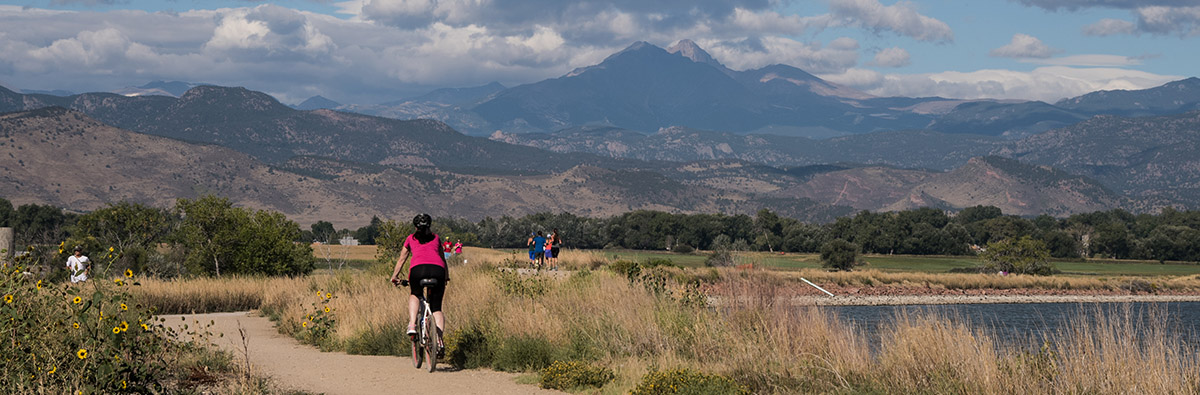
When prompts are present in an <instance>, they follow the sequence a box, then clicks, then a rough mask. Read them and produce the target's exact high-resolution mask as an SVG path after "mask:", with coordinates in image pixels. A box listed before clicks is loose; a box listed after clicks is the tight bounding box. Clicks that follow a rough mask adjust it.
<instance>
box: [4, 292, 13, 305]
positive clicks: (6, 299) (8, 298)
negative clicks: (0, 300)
mask: <svg viewBox="0 0 1200 395" xmlns="http://www.w3.org/2000/svg"><path fill="white" fill-rule="evenodd" d="M12 300H13V296H12V294H7V295H4V303H5V304H8V303H12Z"/></svg>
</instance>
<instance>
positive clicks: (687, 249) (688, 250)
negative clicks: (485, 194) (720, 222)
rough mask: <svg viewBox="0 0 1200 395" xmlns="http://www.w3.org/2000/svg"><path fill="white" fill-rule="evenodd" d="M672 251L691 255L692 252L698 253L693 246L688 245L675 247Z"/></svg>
mask: <svg viewBox="0 0 1200 395" xmlns="http://www.w3.org/2000/svg"><path fill="white" fill-rule="evenodd" d="M671 251H674V252H677V253H680V254H691V253H692V251H696V249H695V248H692V246H690V245H687V244H680V245H677V246H675V248H674V249H672V250H671Z"/></svg>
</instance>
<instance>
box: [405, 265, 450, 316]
mask: <svg viewBox="0 0 1200 395" xmlns="http://www.w3.org/2000/svg"><path fill="white" fill-rule="evenodd" d="M423 278H436V279H438V280H441V282H440V283H438V286H436V287H430V288H429V310H431V311H430V312H439V311H442V296H444V295H445V294H446V268H444V267H441V266H439V265H429V264H425V265H416V266H413V267H412V269H410V270H409V272H408V288H409V292H410V293H411V294H412V295H413V296H418V297H419V296H421V279H423Z"/></svg>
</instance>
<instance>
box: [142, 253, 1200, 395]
mask: <svg viewBox="0 0 1200 395" xmlns="http://www.w3.org/2000/svg"><path fill="white" fill-rule="evenodd" d="M367 248H368V247H357V248H356V249H358V250H362V251H360V252H364V251H367ZM523 252H524V251H516V252H515V253H514V252H513V251H511V250H504V251H498V250H490V249H474V248H473V249H468V250H466V252H465V254H464V257H465V258H467V259H468V260H469V262H470V263H469V264H468V263H466V262H462V263H460V264H455V265H453V266H452V268H451V273H452V278H453V279H454V281H453V282H452V283H450V286H449V287H448V288H447V293H446V303H447V306H449V308H448V310H447V311H448V312H447V322H448V328H447V329H448V331H447V344H448V354H447V362H448V363H449V364H452V365H454V366H459V367H463V368H474V367H491V368H494V369H499V370H509V371H518V372H537V371H539V370H540V369H542V368H544V367H546V366H550V365H551V363H553V362H554V361H583V362H586V363H588V364H593V365H595V366H600V367H603V368H605V369H610V370H611V372H612V373H614V377H613V378H612V379H611V380H612V381H610V382H608V383H607V384H602V386H601V387H600V388H593V389H591V390H585V392H586V391H591V392H590V393H596V394H626V393H630V391H631V390H633V389H634V388H635V386H639V385H642V384H644V383H645V381H644V380H645V379H644V378H645V377H651V376H652V373H653V371H655V370H669V369H674V368H688V369H692V370H695V371H701V372H706V373H713V374H719V375H721V376H723V377H727V378H729V379H732V380H733V381H734V382H736V383H737V384H739V385H742V386H745V388H747V389H749V390H750V391H751V392H752V393H762V394H789V393H972V394H974V393H980V394H1008V393H1096V394H1109V393H1112V394H1118V393H1180V394H1183V393H1198V392H1197V391H1200V379H1198V378H1200V354H1197V353H1196V351H1195V349H1194V347H1192V346H1189V345H1187V344H1184V343H1182V342H1181V340H1180V339H1179V338H1178V337H1175V336H1173V335H1172V334H1171V333H1169V332H1165V331H1163V330H1161V329H1162V328H1165V327H1166V321H1162V320H1160V321H1155V322H1152V323H1149V324H1147V326H1145V327H1143V326H1140V325H1141V324H1138V322H1140V321H1139V319H1138V318H1137V317H1130V316H1129V314H1131V313H1129V312H1128V311H1126V313H1124V314H1125V315H1121V314H1120V313H1114V314H1106V315H1097V316H1096V317H1094V318H1089V319H1080V320H1077V322H1076V324H1075V325H1074V326H1073V327H1071V328H1069V329H1066V330H1063V331H1061V332H1059V333H1055V334H1052V335H1048V337H1047V338H1045V339H1044V341H1045V343H1044V346H1041V348H1040V350H1039V349H1038V347H1037V346H1038V345H1037V344H1033V345H1032V346H1033V348H1032V349H1031V348H1026V347H1024V346H1023V345H1016V344H1000V343H997V342H996V340H995V339H994V338H993V337H991V335H990V334H989V333H988V332H987V331H986V330H984V329H980V328H973V327H970V326H968V325H967V324H965V323H964V322H962V321H958V320H955V319H953V318H952V317H943V316H937V315H935V314H931V315H922V314H915V315H901V316H897V319H896V320H894V322H892V323H891V324H890V325H889V326H887V327H885V328H882V330H881V331H879V332H878V333H876V334H869V333H866V332H862V331H860V330H858V329H856V328H855V327H853V326H849V325H847V324H845V323H844V322H843V321H841V320H840V319H839V318H838V317H836V316H835V315H834V314H832V313H831V312H829V311H826V310H822V309H820V308H817V307H797V306H794V305H791V304H787V303H777V301H778V300H779V298H780V297H782V296H785V295H787V293H786V292H784V291H786V288H787V287H788V284H790V283H789V282H790V281H791V278H793V277H796V276H798V275H804V276H806V277H807V278H810V279H812V280H813V281H816V282H818V283H831V284H849V285H855V284H865V285H879V284H883V285H886V286H890V285H899V286H904V285H905V284H922V283H928V282H934V281H940V282H942V283H943V284H945V286H946V287H954V288H988V287H991V288H1033V287H1043V288H1047V287H1048V288H1054V289H1060V288H1062V287H1063V286H1065V285H1066V283H1067V282H1070V287H1073V288H1091V289H1096V288H1106V287H1110V286H1111V284H1108V283H1107V282H1105V281H1104V280H1102V278H1101V277H1100V276H1092V277H1091V278H1086V279H1077V278H1075V277H1071V276H1074V275H1070V276H1048V277H1044V276H1020V275H1015V276H996V275H991V274H978V273H975V274H971V273H929V272H922V270H929V271H938V270H942V269H944V268H947V267H955V265H971V264H973V262H972V260H971V259H966V258H937V257H933V258H925V257H870V256H869V257H867V260H868V261H871V262H872V268H869V269H867V270H859V271H855V272H850V273H847V272H829V271H825V270H820V269H814V268H811V267H810V266H809V265H812V266H815V265H816V260H815V257H814V256H812V255H783V256H778V255H774V256H772V255H769V254H749V256H748V257H746V259H748V260H754V259H757V260H758V261H757V264H758V265H760V266H770V265H774V266H772V267H777V268H782V269H792V270H753V271H746V270H738V269H735V268H714V269H709V268H701V269H690V268H683V269H681V268H674V267H662V266H657V267H650V266H645V267H641V268H640V269H639V270H637V271H632V270H630V269H631V268H633V267H637V266H639V265H630V264H627V263H618V260H633V261H639V260H645V259H648V258H666V257H670V258H672V260H673V261H674V262H676V263H679V264H682V265H687V266H700V265H703V259H704V256H703V255H691V256H684V258H686V259H674V258H675V257H677V256H676V255H669V254H657V253H647V252H640V251H639V252H634V251H566V253H565V254H563V255H564V257H563V261H564V264H563V267H564V269H570V270H572V271H573V272H572V273H570V274H566V273H561V274H562V275H530V276H522V275H518V274H516V273H515V272H513V271H510V270H498V269H501V268H505V267H512V266H521V265H524V259H525V255H523ZM785 265H792V266H791V267H785ZM887 265H893V266H892V267H894V268H895V269H891V270H894V271H891V272H883V271H881V270H883V269H881V267H884V266H887ZM1119 265H1122V264H1105V265H1104V266H1102V268H1108V267H1110V266H1119ZM1133 265H1134V266H1135V267H1140V269H1137V270H1140V271H1143V272H1147V271H1148V270H1150V269H1147V268H1146V266H1151V265H1146V264H1144V263H1143V264H1133ZM588 267H592V268H594V270H584V269H586V268H588ZM914 268H915V269H914ZM1089 270H1090V269H1089ZM388 272H390V265H386V264H375V265H372V266H369V267H367V268H365V269H361V270H360V269H357V268H356V269H353V270H334V271H328V272H327V271H319V272H318V273H315V274H313V275H311V276H305V277H289V278H285V277H275V278H263V277H249V278H239V277H227V278H221V279H217V278H196V279H176V280H154V279H146V280H144V281H142V285H141V286H140V287H137V288H135V291H136V292H137V293H138V294H139V296H140V300H141V301H142V302H143V303H146V304H148V305H150V306H155V307H156V308H158V309H159V311H164V312H168V311H213V310H223V309H249V308H260V309H261V310H262V311H263V312H265V313H267V314H268V315H269V316H272V317H274V318H275V319H277V320H278V325H279V328H280V331H281V332H283V333H285V334H288V335H291V336H295V337H296V338H298V339H300V340H302V341H305V342H308V343H312V344H317V345H319V346H321V348H322V349H325V350H342V351H346V352H349V353H352V354H382V355H404V354H405V353H407V352H408V348H407V341H406V340H405V339H406V337H405V335H404V328H405V321H406V318H407V317H406V316H407V314H406V312H405V305H404V303H402V302H401V301H402V300H403V298H405V297H406V296H405V290H400V289H396V288H395V287H392V286H391V284H389V283H388V282H387V281H386V275H387V274H388ZM1110 273H1111V272H1110ZM1164 277H1165V276H1164ZM696 279H700V280H701V281H704V282H708V283H712V284H714V285H716V286H717V287H716V288H718V289H723V290H725V291H724V293H723V294H721V295H722V297H724V298H725V300H726V303H725V304H723V305H722V307H721V308H712V306H709V305H708V304H707V302H706V300H707V299H706V298H704V297H703V296H704V295H703V294H699V296H701V297H699V298H697V297H695V296H697V294H696V292H697V289H696V288H688V287H687V285H688V284H690V283H691V281H693V280H696ZM1178 280H1179V281H1182V282H1183V283H1185V284H1182V285H1180V286H1184V287H1187V289H1197V288H1198V285H1197V283H1198V282H1200V280H1197V279H1195V278H1194V276H1186V277H1185V278H1179V279H1178ZM1111 281H1112V280H1111V279H1110V280H1109V282H1111ZM1152 281H1158V282H1160V283H1162V286H1163V287H1170V286H1175V285H1172V284H1171V283H1169V280H1166V279H1154V280H1152ZM322 307H327V308H328V310H322ZM322 311H323V312H324V313H323V312H322ZM1097 314H1099V313H1097ZM327 317H328V318H329V319H326V318H327ZM1160 318H1162V319H1164V320H1165V319H1166V318H1167V317H1165V316H1164V317H1160ZM871 344H874V346H872V345H871ZM543 378H544V377H543ZM683 392H684V393H708V392H703V391H695V390H693V392H687V391H683ZM663 393H665V392H663Z"/></svg>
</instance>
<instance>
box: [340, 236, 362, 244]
mask: <svg viewBox="0 0 1200 395" xmlns="http://www.w3.org/2000/svg"><path fill="white" fill-rule="evenodd" d="M338 244H341V245H344V246H356V245H358V239H355V238H353V237H350V236H346V237H343V238H341V239H338Z"/></svg>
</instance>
